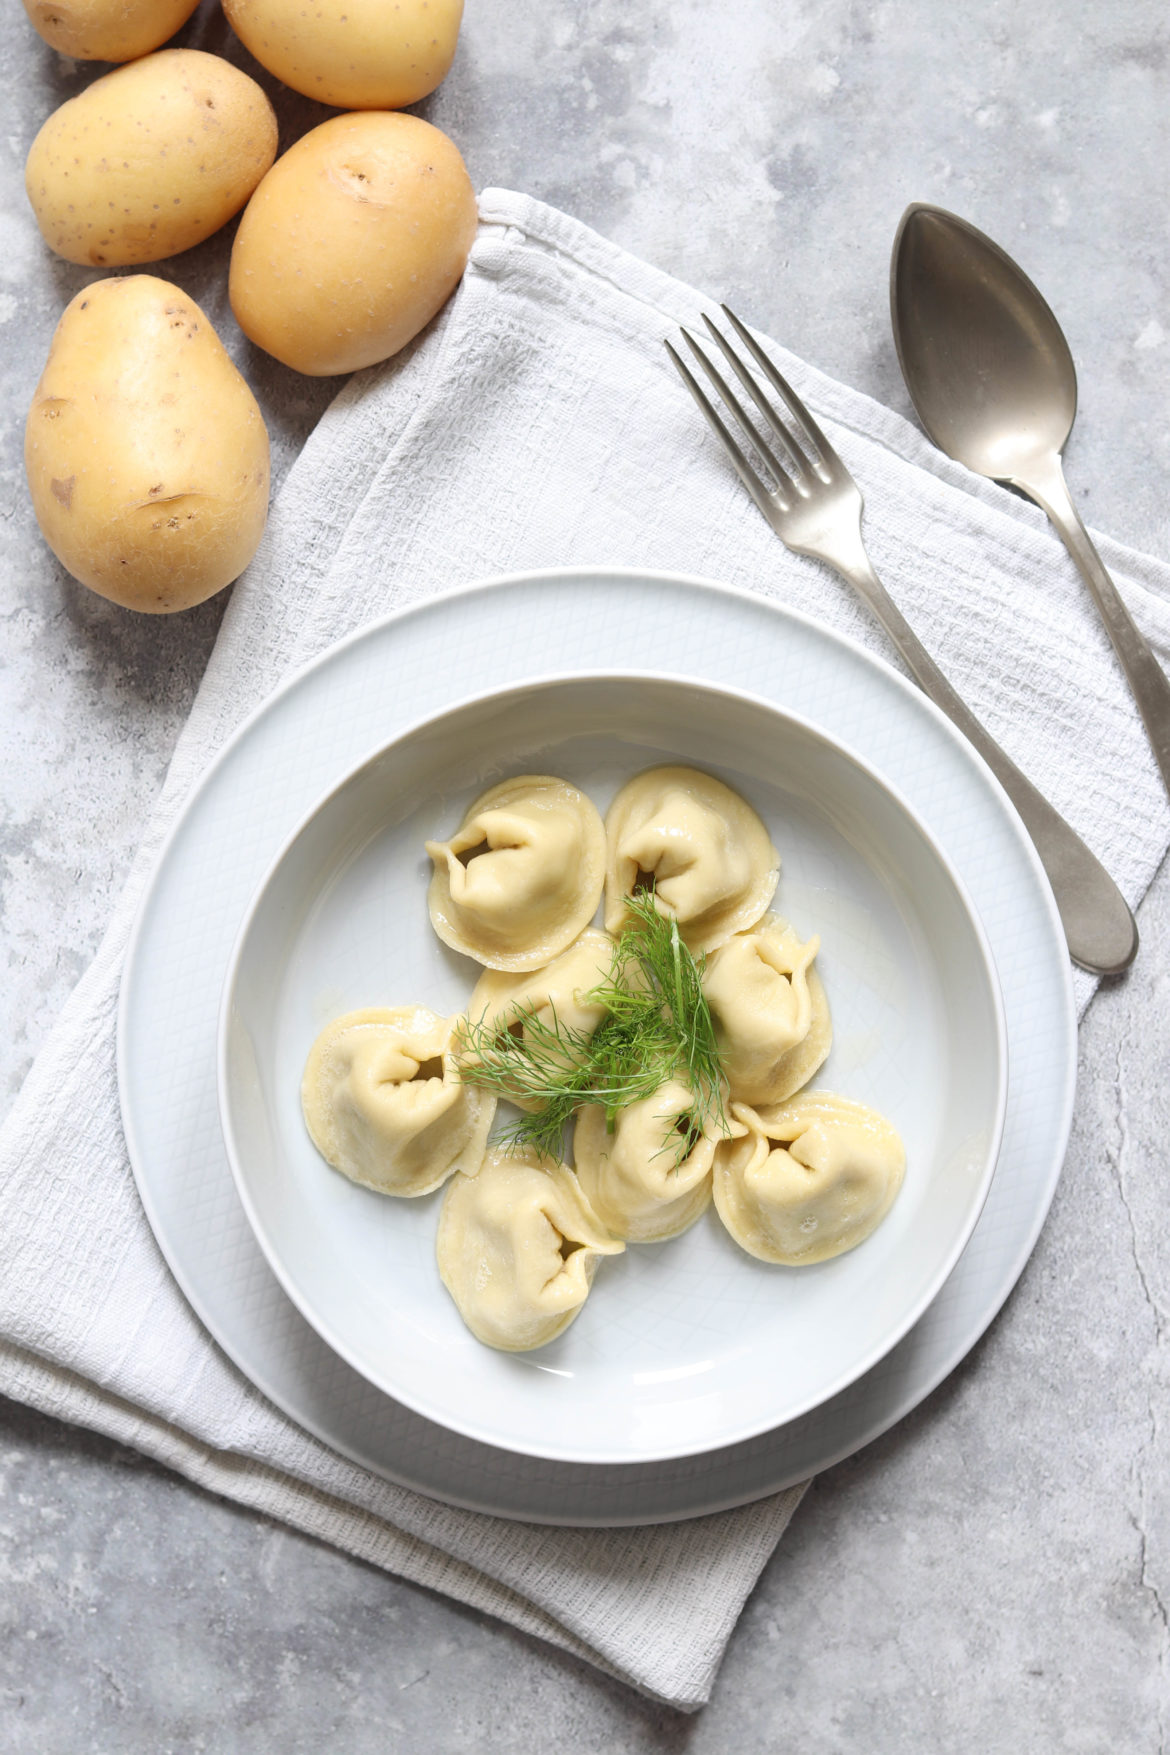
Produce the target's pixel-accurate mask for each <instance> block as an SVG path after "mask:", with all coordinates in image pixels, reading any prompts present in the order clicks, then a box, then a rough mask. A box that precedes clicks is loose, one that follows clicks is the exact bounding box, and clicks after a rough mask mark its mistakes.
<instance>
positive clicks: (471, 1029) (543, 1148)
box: [455, 894, 727, 1163]
mask: <svg viewBox="0 0 1170 1755" xmlns="http://www.w3.org/2000/svg"><path fill="white" fill-rule="evenodd" d="M626 908H627V910H628V912H629V915H630V919H629V923H628V925H627V926H626V927H625V929H624V930H623V932H622V935H621V937H620V938H619V939H618V941H617V943H616V944H615V946H614V952H613V961H612V963H611V966H610V970H609V973H608V975H607V976H606V977H605V979H604V980H603V981H601V982H600V983H599V984H598V985H597V986H596V987H594V988H592V989H591V990H590V991H589V993H588V994H587V995H586V996H585V997H586V999H587V1000H589V1001H590V1002H591V1003H593V1004H596V1005H600V1006H601V1007H602V1008H603V1010H604V1012H605V1016H604V1017H603V1018H602V1021H601V1023H600V1024H599V1025H598V1027H597V1029H596V1030H594V1031H593V1032H592V1033H591V1034H590V1033H589V1032H587V1031H582V1030H576V1029H573V1028H572V1027H571V1026H569V1025H566V1024H563V1023H562V1022H561V1020H560V1019H559V1018H558V1017H557V1015H556V1010H555V1007H550V1008H549V1015H548V1016H547V1017H542V1016H541V1015H539V1013H538V1012H537V1009H536V1007H535V1006H532V1005H529V1006H525V1007H520V1008H519V1009H518V1010H516V1011H515V1012H512V1013H510V1014H509V1013H503V1014H501V1015H499V1016H497V1017H496V1018H495V1019H494V1020H493V1021H492V1022H491V1023H490V1024H488V1023H487V1021H486V1014H485V1016H484V1017H481V1018H479V1019H471V1018H464V1019H462V1020H461V1022H460V1024H459V1025H458V1027H457V1035H456V1049H455V1054H456V1060H457V1063H458V1066H459V1076H460V1078H461V1079H463V1080H464V1082H465V1083H467V1084H473V1085H477V1086H479V1087H480V1088H481V1089H484V1090H489V1091H493V1092H494V1093H495V1095H496V1096H497V1097H502V1098H505V1099H507V1100H509V1101H511V1102H516V1103H521V1104H523V1105H524V1106H525V1109H526V1112H525V1113H524V1114H523V1115H521V1116H520V1117H519V1118H518V1119H517V1120H516V1121H514V1122H511V1123H510V1124H509V1125H508V1127H507V1128H506V1129H505V1131H504V1133H503V1135H502V1136H501V1137H502V1140H503V1142H504V1143H505V1144H506V1145H515V1146H528V1147H532V1148H533V1149H535V1150H536V1151H537V1152H539V1153H540V1154H541V1155H542V1156H544V1157H548V1158H559V1157H560V1156H561V1153H562V1149H563V1144H564V1133H565V1129H566V1127H567V1126H568V1124H569V1122H570V1121H571V1120H572V1118H573V1116H574V1115H575V1114H576V1112H577V1110H578V1109H580V1108H581V1107H582V1106H583V1105H585V1104H587V1103H598V1104H601V1105H602V1107H603V1108H604V1109H605V1115H606V1122H607V1124H608V1126H609V1128H610V1129H611V1131H612V1129H613V1126H614V1122H615V1120H616V1117H617V1115H618V1113H619V1111H621V1110H622V1109H627V1108H629V1106H630V1104H632V1103H637V1102H640V1101H641V1100H642V1099H643V1098H646V1097H652V1096H653V1095H654V1092H655V1091H657V1090H659V1089H660V1088H661V1086H662V1085H664V1084H665V1083H666V1082H667V1081H668V1080H669V1079H672V1078H679V1079H681V1080H682V1081H683V1082H684V1083H685V1084H687V1085H688V1086H689V1087H690V1089H691V1091H692V1093H693V1096H694V1107H693V1110H692V1112H691V1113H692V1114H693V1117H694V1125H695V1127H696V1128H697V1129H698V1130H700V1131H702V1130H705V1128H706V1127H707V1126H708V1124H709V1123H710V1122H711V1121H712V1120H714V1121H716V1122H717V1123H718V1125H719V1127H720V1129H721V1130H722V1131H723V1132H726V1131H727V1119H726V1115H725V1113H724V1107H723V1072H722V1068H721V1066H720V1062H719V1050H718V1046H717V1044H716V1041H715V1030H714V1026H713V1024H712V1022H711V1014H710V1011H709V1009H708V1007H707V1001H706V998H705V996H704V994H703V987H702V981H703V967H704V963H705V959H699V960H698V961H696V959H695V958H694V957H693V956H692V955H691V952H690V951H689V950H688V949H687V947H686V945H685V944H684V943H683V941H682V938H681V935H680V933H679V930H678V922H677V921H676V920H674V919H672V918H670V917H669V916H667V915H664V914H661V913H659V911H658V909H657V907H656V906H655V903H654V898H653V896H652V895H648V894H642V895H636V896H630V897H628V898H627V900H626ZM689 1138H690V1134H689V1133H687V1134H684V1135H681V1136H680V1145H679V1159H678V1161H679V1162H680V1163H681V1162H683V1161H684V1160H685V1158H686V1157H687V1156H688V1155H689V1151H690V1150H693V1144H692V1145H690V1146H688V1139H689Z"/></svg>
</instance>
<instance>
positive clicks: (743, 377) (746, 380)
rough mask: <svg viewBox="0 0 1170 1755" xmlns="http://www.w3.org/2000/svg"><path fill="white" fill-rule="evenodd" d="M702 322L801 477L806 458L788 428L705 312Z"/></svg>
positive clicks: (792, 466)
mask: <svg viewBox="0 0 1170 1755" xmlns="http://www.w3.org/2000/svg"><path fill="white" fill-rule="evenodd" d="M724 308H726V307H724ZM703 322H704V323H705V324H706V325H707V333H708V334H709V335H710V337H711V339H712V341H713V342H714V343H715V345H716V346H717V347H718V349H719V351H720V353H721V354H722V355H723V357H724V359H725V360H726V361H727V363H728V365H729V366H730V367H731V369H732V371H733V372H734V373H735V375H736V377H737V378H738V379H739V381H740V383H741V384H742V385H743V387H744V389H745V390H746V391H747V393H748V395H749V396H750V397H751V399H752V401H753V402H754V403H755V405H756V407H757V408H758V409H759V411H760V413H761V414H762V415H763V417H764V419H765V420H766V421H767V423H768V425H769V427H770V428H771V430H772V432H773V433H774V434H775V436H776V438H777V439H779V441H780V443H781V445H782V446H783V448H784V455H785V457H786V458H787V459H788V463H789V467H790V468H791V469H792V470H793V471H794V472H795V473H796V474H797V475H802V474H803V473H804V471H805V470H806V469H807V468H808V458H807V457H805V456H804V455H803V453H802V452H801V451H799V450H798V449H797V447H796V445H795V443H794V442H793V438H792V434H791V433H790V432H789V431H788V428H787V427H786V426H785V425H784V422H783V421H782V420H781V419H780V416H779V415H778V414H777V413H776V410H775V409H774V408H773V407H772V404H771V403H770V402H769V401H768V398H767V397H766V396H765V395H764V392H763V391H762V390H761V389H760V386H759V384H758V383H757V382H756V380H755V378H753V376H752V374H751V373H750V372H749V371H748V369H747V367H746V366H745V365H744V363H743V361H742V360H741V359H740V357H739V355H738V354H737V353H736V351H735V349H734V348H733V347H732V345H731V343H730V342H729V341H728V339H727V337H726V336H725V335H723V334H722V333H721V332H720V331H719V330H718V329H716V327H715V325H714V323H712V321H711V319H710V317H708V315H707V313H706V311H704V312H703Z"/></svg>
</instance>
